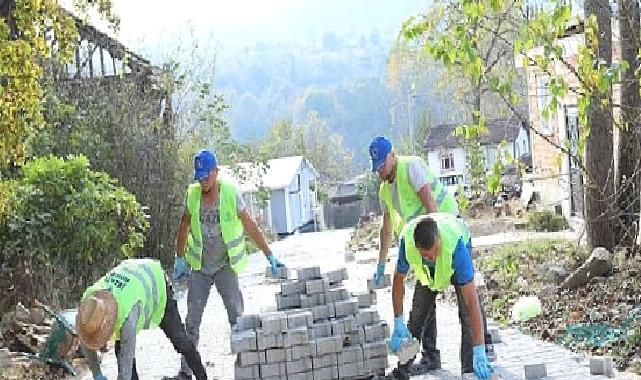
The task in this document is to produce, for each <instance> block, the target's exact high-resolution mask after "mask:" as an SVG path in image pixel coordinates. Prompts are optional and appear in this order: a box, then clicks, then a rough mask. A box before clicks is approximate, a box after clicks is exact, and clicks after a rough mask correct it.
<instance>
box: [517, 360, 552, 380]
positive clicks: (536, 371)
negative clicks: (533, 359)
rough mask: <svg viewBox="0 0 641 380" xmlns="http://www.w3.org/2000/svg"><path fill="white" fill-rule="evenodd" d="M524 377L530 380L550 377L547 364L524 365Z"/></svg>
mask: <svg viewBox="0 0 641 380" xmlns="http://www.w3.org/2000/svg"><path fill="white" fill-rule="evenodd" d="M523 372H524V376H525V378H526V379H528V380H534V379H541V378H543V377H546V376H547V375H548V372H547V369H546V367H545V363H529V364H525V365H523Z"/></svg>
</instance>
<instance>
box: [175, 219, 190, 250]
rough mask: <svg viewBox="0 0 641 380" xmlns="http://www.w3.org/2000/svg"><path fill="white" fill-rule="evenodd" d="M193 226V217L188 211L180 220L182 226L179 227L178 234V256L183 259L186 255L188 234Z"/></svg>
mask: <svg viewBox="0 0 641 380" xmlns="http://www.w3.org/2000/svg"><path fill="white" fill-rule="evenodd" d="M190 225H191V216H190V215H189V213H188V212H187V211H185V212H184V213H183V216H182V217H181V218H180V225H179V226H178V233H177V236H176V255H177V256H178V257H182V256H184V255H185V245H186V244H187V234H188V233H189V226H190Z"/></svg>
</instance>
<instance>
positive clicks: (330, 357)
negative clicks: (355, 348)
mask: <svg viewBox="0 0 641 380" xmlns="http://www.w3.org/2000/svg"><path fill="white" fill-rule="evenodd" d="M312 365H313V368H314V369H316V368H325V367H332V366H334V367H335V366H336V365H338V360H337V356H336V354H335V353H330V354H325V355H317V356H314V357H312Z"/></svg>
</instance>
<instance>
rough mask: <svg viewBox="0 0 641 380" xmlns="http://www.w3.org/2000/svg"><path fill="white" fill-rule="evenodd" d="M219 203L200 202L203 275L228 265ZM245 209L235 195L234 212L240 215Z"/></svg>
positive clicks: (243, 202) (211, 273)
mask: <svg viewBox="0 0 641 380" xmlns="http://www.w3.org/2000/svg"><path fill="white" fill-rule="evenodd" d="M219 205H220V203H219V201H216V202H214V204H213V205H211V206H210V205H207V204H205V203H204V202H203V201H202V200H201V202H200V229H201V232H202V235H203V265H202V267H201V268H200V271H201V272H202V273H204V274H208V275H213V274H214V273H216V272H217V271H218V270H219V269H220V268H222V267H223V266H225V265H226V264H228V263H229V260H228V257H227V248H226V247H225V242H224V241H223V232H222V229H221V227H220V210H219ZM244 209H245V201H244V199H243V196H242V195H241V194H240V193H239V192H237V193H236V211H237V212H238V213H239V214H240V213H241V212H242V211H243V210H244ZM185 210H187V199H186V198H185Z"/></svg>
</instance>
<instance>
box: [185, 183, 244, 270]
mask: <svg viewBox="0 0 641 380" xmlns="http://www.w3.org/2000/svg"><path fill="white" fill-rule="evenodd" d="M218 183H219V184H220V193H219V195H218V207H219V212H220V229H221V232H222V235H223V242H224V243H225V248H226V250H227V256H228V257H229V264H230V266H231V268H232V269H233V270H234V272H236V273H239V272H242V271H243V270H244V269H245V268H246V267H247V263H248V262H249V259H248V257H247V254H246V252H245V234H244V228H243V224H242V222H241V220H240V218H239V217H238V212H237V205H236V194H237V193H236V191H237V190H236V188H235V187H234V186H233V185H232V184H230V183H227V182H226V181H224V180H221V179H218ZM200 200H201V187H200V183H194V184H191V185H190V186H189V188H188V189H187V209H188V211H189V215H190V216H191V226H190V233H189V235H188V236H187V250H186V252H185V259H186V260H187V263H189V265H190V266H191V267H192V268H193V269H194V270H200V268H201V267H202V257H203V241H202V229H201V225H200Z"/></svg>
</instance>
